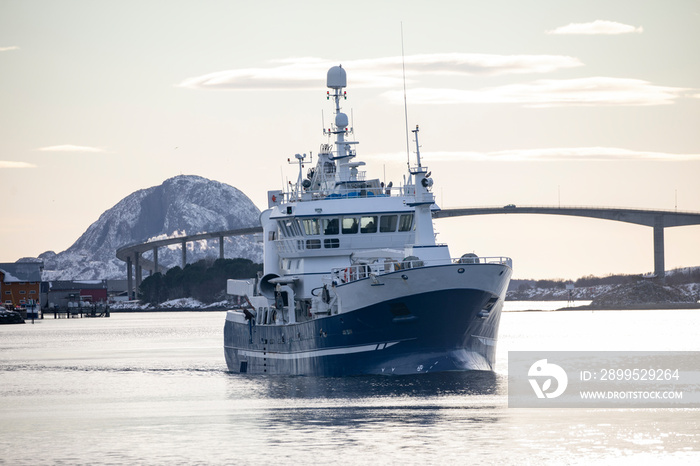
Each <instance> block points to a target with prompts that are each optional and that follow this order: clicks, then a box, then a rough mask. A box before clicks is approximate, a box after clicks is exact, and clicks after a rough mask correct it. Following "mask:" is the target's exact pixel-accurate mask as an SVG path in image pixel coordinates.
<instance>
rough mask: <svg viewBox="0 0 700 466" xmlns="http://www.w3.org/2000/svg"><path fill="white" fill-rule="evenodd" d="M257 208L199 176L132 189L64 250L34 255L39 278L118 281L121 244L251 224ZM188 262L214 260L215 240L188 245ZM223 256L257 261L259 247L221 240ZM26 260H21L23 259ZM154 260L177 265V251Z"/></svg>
mask: <svg viewBox="0 0 700 466" xmlns="http://www.w3.org/2000/svg"><path fill="white" fill-rule="evenodd" d="M259 216H260V210H259V209H258V208H257V207H256V206H255V205H254V204H253V202H252V201H251V200H250V199H249V198H248V197H247V196H246V195H245V194H243V193H242V192H241V191H239V190H238V189H236V188H234V187H233V186H229V185H227V184H224V183H219V182H217V181H212V180H209V179H206V178H202V177H199V176H191V175H181V176H176V177H174V178H170V179H168V180H165V181H164V182H163V184H161V185H159V186H154V187H151V188H148V189H142V190H139V191H136V192H134V193H132V194H130V195H129V196H127V197H125V198H124V199H122V200H121V201H120V202H119V203H117V205H115V206H114V207H112V208H111V209H109V210H107V211H106V212H104V213H103V214H102V215H101V216H100V218H99V219H98V220H97V221H96V222H95V223H93V224H92V225H90V227H89V228H88V229H87V230H86V231H85V233H83V235H82V236H81V237H80V238H78V240H77V241H76V242H75V243H74V244H73V245H72V246H71V247H69V248H68V249H67V250H65V251H63V252H60V253H58V254H56V253H55V252H53V251H47V252H45V253H43V254H41V255H39V259H41V260H43V261H44V273H43V277H42V278H43V279H44V280H76V279H81V280H91V279H122V278H125V276H126V266H125V264H124V263H123V262H122V261H120V260H118V259H117V258H116V256H115V253H116V250H117V249H118V248H119V247H121V246H124V245H127V244H131V243H136V242H140V241H146V240H148V239H155V238H166V237H171V236H183V235H187V234H194V233H203V232H212V231H220V230H230V229H236V228H246V227H252V226H257V225H259V224H260V220H259ZM188 248H189V249H188V252H187V254H188V262H193V261H196V260H199V259H203V258H206V257H218V254H219V244H218V240H212V241H198V242H196V243H190V244H188ZM225 253H226V257H227V258H233V257H242V258H246V259H251V260H253V261H255V262H261V261H262V245H261V244H258V243H255V242H254V241H253V239H252V238H250V237H240V238H227V239H226V243H225ZM25 260H26V259H25ZM158 261H159V263H160V264H162V265H165V266H167V267H172V266H175V265H180V261H181V252H180V247H179V246H177V247H172V248H162V249H161V250H159V253H158Z"/></svg>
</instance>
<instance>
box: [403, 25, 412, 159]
mask: <svg viewBox="0 0 700 466" xmlns="http://www.w3.org/2000/svg"><path fill="white" fill-rule="evenodd" d="M401 69H402V72H403V115H404V119H405V120H406V164H407V165H408V167H409V168H411V151H410V149H409V143H408V105H407V104H406V60H405V59H404V53H403V21H401Z"/></svg>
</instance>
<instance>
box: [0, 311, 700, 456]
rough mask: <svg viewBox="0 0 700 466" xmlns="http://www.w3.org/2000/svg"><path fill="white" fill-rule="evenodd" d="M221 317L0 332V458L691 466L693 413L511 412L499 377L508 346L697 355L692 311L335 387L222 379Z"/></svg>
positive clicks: (552, 326) (536, 326)
mask: <svg viewBox="0 0 700 466" xmlns="http://www.w3.org/2000/svg"><path fill="white" fill-rule="evenodd" d="M562 305H565V303H525V304H524V303H517V302H516V303H508V304H507V309H509V310H511V311H517V310H526V309H554V308H556V307H561V306H562ZM223 323H224V314H223V313H220V312H207V313H142V314H112V317H111V318H109V319H106V318H101V319H87V318H85V319H70V320H69V319H58V320H54V319H53V317H52V316H50V317H49V318H47V319H45V320H43V321H38V322H37V323H36V324H34V325H32V324H27V325H13V326H0V464H8V465H23V464H26V465H37V464H70V465H73V464H116V465H120V464H168V465H170V464H288V463H292V462H294V463H298V464H328V463H334V464H421V465H422V464H466V463H471V464H591V463H596V462H598V463H601V464H608V463H621V464H630V465H632V464H640V463H641V462H643V461H656V462H662V461H663V462H665V463H683V464H685V463H687V464H698V463H700V410H698V409H634V410H633V409H628V410H592V409H591V410H586V409H566V410H532V409H512V408H508V406H507V405H508V400H507V377H506V374H507V353H508V351H509V350H676V351H685V350H688V351H691V350H692V351H698V350H700V340H698V335H700V312H698V311H697V310H696V311H692V310H691V311H683V310H674V311H606V312H590V311H571V312H506V313H504V315H503V318H502V322H501V330H500V341H499V347H498V361H497V370H496V372H495V373H484V372H473V373H460V374H427V375H421V376H415V377H413V376H404V377H352V378H344V379H336V378H316V377H270V376H246V375H234V374H229V373H227V372H226V364H225V362H224V357H223V349H222V340H223V337H222V332H223ZM699 389H700V388H699Z"/></svg>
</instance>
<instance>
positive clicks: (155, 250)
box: [151, 248, 158, 275]
mask: <svg viewBox="0 0 700 466" xmlns="http://www.w3.org/2000/svg"><path fill="white" fill-rule="evenodd" d="M154 273H158V248H153V273H152V274H151V275H153V274H154Z"/></svg>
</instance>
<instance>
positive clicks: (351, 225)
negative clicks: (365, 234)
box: [342, 217, 358, 235]
mask: <svg viewBox="0 0 700 466" xmlns="http://www.w3.org/2000/svg"><path fill="white" fill-rule="evenodd" d="M357 226H358V223H357V218H356V217H343V228H342V230H343V234H344V235H347V234H353V233H357Z"/></svg>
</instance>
